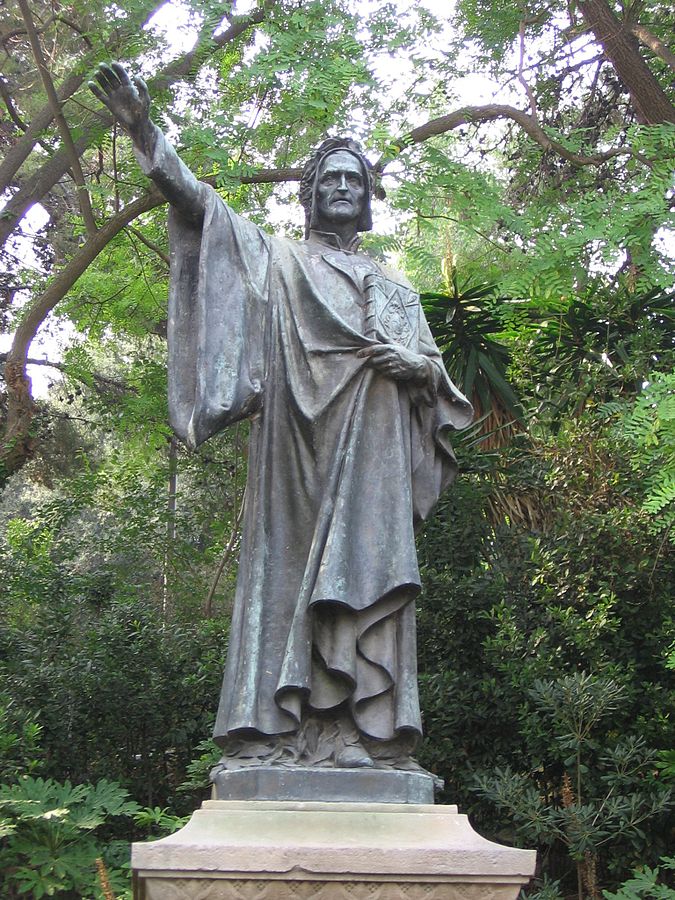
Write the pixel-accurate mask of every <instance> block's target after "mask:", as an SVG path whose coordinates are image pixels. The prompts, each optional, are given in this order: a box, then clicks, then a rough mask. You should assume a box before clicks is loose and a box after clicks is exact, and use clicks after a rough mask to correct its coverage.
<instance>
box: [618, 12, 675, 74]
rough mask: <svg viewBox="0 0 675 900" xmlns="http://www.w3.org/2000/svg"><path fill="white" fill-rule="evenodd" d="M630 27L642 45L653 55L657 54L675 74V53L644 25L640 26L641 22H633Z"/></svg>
mask: <svg viewBox="0 0 675 900" xmlns="http://www.w3.org/2000/svg"><path fill="white" fill-rule="evenodd" d="M629 27H630V30H631V31H632V32H633V34H634V35H635V37H636V38H637V39H638V40H639V41H640V43H641V44H644V46H645V47H649V49H650V50H651V51H652V53H655V54H656V56H658V57H659V59H661V60H663V62H664V63H665V64H666V65H667V66H668V67H669V68H670V69H672V70H673V72H675V53H673V51H672V50H670V49H669V48H668V47H666V45H665V44H664V43H663V41H662V40H661V38H658V37H657V36H656V35H655V34H652V32H651V31H650V30H649V29H648V28H645V26H644V25H640V23H639V22H631V24H630V26H629Z"/></svg>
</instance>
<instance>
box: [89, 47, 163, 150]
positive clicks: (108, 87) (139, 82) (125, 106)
mask: <svg viewBox="0 0 675 900" xmlns="http://www.w3.org/2000/svg"><path fill="white" fill-rule="evenodd" d="M95 78H96V81H90V82H89V88H90V90H91V91H92V93H94V94H95V95H96V97H98V99H99V100H100V101H101V103H103V104H104V105H105V106H107V107H108V109H109V110H110V112H111V113H112V114H113V115H114V116H115V118H116V119H117V121H118V122H119V123H120V124H121V125H122V127H123V128H124V129H126V131H128V132H129V133H130V134H132V135H134V134H138V133H139V132H140V131H141V130H142V128H143V126H144V125H145V124H146V123H147V122H148V121H149V118H150V94H149V93H148V88H147V85H146V84H145V82H144V81H143V79H142V78H139V77H134V78H133V79H131V78H129V75H128V74H127V71H126V69H125V68H124V66H122V65H120V63H117V62H114V63H110V65H107V64H106V63H101V64H100V65H99V67H98V72H97V73H96V75H95Z"/></svg>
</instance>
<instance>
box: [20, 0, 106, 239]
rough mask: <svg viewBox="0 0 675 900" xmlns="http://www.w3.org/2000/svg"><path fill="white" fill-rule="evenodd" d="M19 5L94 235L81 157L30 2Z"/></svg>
mask: <svg viewBox="0 0 675 900" xmlns="http://www.w3.org/2000/svg"><path fill="white" fill-rule="evenodd" d="M18 3H19V8H20V10H21V14H22V16H23V21H24V23H25V25H26V31H27V32H28V40H29V42H30V47H31V50H32V52H33V58H34V59H35V64H36V66H37V68H38V72H39V73H40V78H41V79H42V84H43V86H44V89H45V93H46V94H47V99H48V100H49V105H50V106H51V108H52V115H53V117H54V120H55V122H56V124H57V126H58V129H59V133H60V135H61V140H62V141H63V145H64V147H65V149H66V154H67V156H68V160H69V163H70V170H71V172H72V173H73V181H74V182H75V184H76V186H77V196H78V200H79V204H80V211H81V213H82V218H83V220H84V224H85V226H86V229H87V232H88V233H89V234H90V235H92V234H94V233H95V232H96V230H97V229H96V221H95V220H94V213H93V212H92V208H91V200H90V199H89V191H88V190H87V185H86V182H85V180H84V175H83V173H82V167H81V166H80V157H79V154H78V153H77V151H76V150H75V145H74V143H73V138H72V135H71V133H70V129H69V128H68V123H67V122H66V120H65V117H64V115H63V112H62V111H61V104H60V102H59V98H58V96H57V94H56V90H55V88H54V82H53V81H52V77H51V75H50V74H49V69H48V68H47V63H46V62H45V58H44V55H43V53H42V47H41V46H40V38H39V37H38V33H37V31H36V30H35V23H34V22H33V17H32V15H31V11H30V7H29V6H28V2H27V0H18Z"/></svg>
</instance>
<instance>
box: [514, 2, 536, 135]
mask: <svg viewBox="0 0 675 900" xmlns="http://www.w3.org/2000/svg"><path fill="white" fill-rule="evenodd" d="M518 36H519V39H520V54H519V57H518V76H517V77H518V81H519V82H520V83H521V84H522V86H523V87H524V88H525V93H526V94H527V99H528V100H529V101H530V113H531V114H532V118H533V119H536V118H537V100H536V97H535V96H534V92H533V90H532V88H531V87H530V85H529V83H528V81H527V79H526V78H525V76H524V74H523V68H524V66H525V19H521V20H520V26H519V28H518Z"/></svg>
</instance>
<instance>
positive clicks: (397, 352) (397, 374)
mask: <svg viewBox="0 0 675 900" xmlns="http://www.w3.org/2000/svg"><path fill="white" fill-rule="evenodd" d="M356 355H357V356H360V357H362V358H366V359H367V360H368V365H369V366H372V367H373V368H374V369H376V370H377V371H378V372H381V373H382V374H383V375H388V376H389V377H390V378H394V379H396V381H411V382H412V383H413V384H424V383H425V382H426V380H427V374H428V372H427V366H426V362H425V359H424V357H423V356H420V355H419V354H418V353H413V352H412V351H411V350H407V349H406V348H405V347H402V346H400V345H399V344H372V345H371V346H370V347H364V348H363V349H362V350H359V351H358V353H357V354H356Z"/></svg>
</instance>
